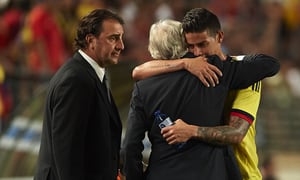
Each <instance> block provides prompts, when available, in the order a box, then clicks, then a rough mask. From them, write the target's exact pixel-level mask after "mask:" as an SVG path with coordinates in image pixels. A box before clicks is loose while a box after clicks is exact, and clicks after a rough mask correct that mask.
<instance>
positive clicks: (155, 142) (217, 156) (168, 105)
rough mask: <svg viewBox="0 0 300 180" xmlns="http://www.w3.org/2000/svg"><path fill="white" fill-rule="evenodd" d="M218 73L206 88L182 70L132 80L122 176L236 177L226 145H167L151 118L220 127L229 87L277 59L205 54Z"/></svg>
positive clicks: (173, 179) (258, 75)
mask: <svg viewBox="0 0 300 180" xmlns="http://www.w3.org/2000/svg"><path fill="white" fill-rule="evenodd" d="M209 60H210V62H211V63H212V64H214V65H216V66H217V67H218V68H219V69H220V70H222V72H223V77H222V78H221V79H220V84H219V85H217V86H216V87H214V88H207V87H205V86H204V85H203V84H202V83H201V82H200V81H199V80H198V79H197V78H196V77H194V76H193V75H192V74H190V73H189V72H187V71H178V72H174V73H168V74H163V75H159V76H155V77H151V78H148V79H145V80H142V81H138V82H137V83H136V84H135V85H134V90H133V93H132V99H131V106H130V111H129V115H128V122H127V131H126V135H125V140H124V147H123V149H122V156H123V158H124V169H123V171H124V173H125V175H126V177H127V180H142V179H147V180H161V179H163V180H185V179H188V180H200V179H203V180H234V179H241V176H240V172H239V170H238V168H237V164H236V162H235V158H234V155H233V153H232V150H231V148H230V146H216V145H211V144H207V143H205V142H202V141H198V140H189V141H188V142H187V143H186V144H185V145H184V146H183V148H182V149H179V150H178V149H176V147H174V146H172V145H168V144H167V142H166V141H165V139H164V138H163V137H162V135H161V133H160V129H159V127H158V124H157V123H156V122H155V121H154V116H153V115H154V112H155V111H157V110H160V111H161V112H162V113H165V114H166V115H168V116H169V117H170V118H171V119H173V120H176V119H178V118H181V119H183V120H185V121H186V122H187V123H188V124H194V125H198V126H219V125H222V124H224V122H223V121H222V111H223V105H224V101H225V98H226V96H227V93H228V91H229V89H234V88H245V87H248V86H249V85H251V84H253V83H254V82H256V81H258V80H261V79H262V78H264V77H267V76H271V75H274V74H276V73H277V72H278V70H279V63H278V61H277V60H275V59H273V58H271V57H268V56H264V55H255V56H247V57H245V60H244V61H240V62H231V61H230V59H229V60H228V61H226V62H222V61H220V60H219V59H218V58H217V57H213V58H210V59H209ZM145 132H148V137H149V140H150V142H151V144H152V147H151V154H150V158H149V166H148V167H147V170H146V172H143V165H142V154H141V152H142V150H143V148H144V147H143V143H142V140H143V138H144V137H145Z"/></svg>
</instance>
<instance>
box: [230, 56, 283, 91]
mask: <svg viewBox="0 0 300 180" xmlns="http://www.w3.org/2000/svg"><path fill="white" fill-rule="evenodd" d="M226 63H228V62H226ZM230 63H233V64H231V69H230V71H231V72H233V73H234V74H232V81H231V83H230V88H231V89H243V88H247V87H248V86H250V85H252V84H254V83H256V82H257V81H260V80H262V79H264V78H266V77H271V76H274V75H275V74H276V73H278V71H279V69H280V64H279V62H278V60H277V59H275V58H273V57H271V56H267V55H264V54H256V55H247V56H245V57H244V60H243V61H235V62H230ZM227 65H228V64H227Z"/></svg>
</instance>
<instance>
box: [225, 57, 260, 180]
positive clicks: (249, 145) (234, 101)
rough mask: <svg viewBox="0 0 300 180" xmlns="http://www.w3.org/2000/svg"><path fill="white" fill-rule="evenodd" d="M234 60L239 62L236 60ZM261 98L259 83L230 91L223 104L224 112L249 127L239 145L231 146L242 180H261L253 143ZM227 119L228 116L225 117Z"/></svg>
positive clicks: (254, 143)
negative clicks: (236, 117)
mask: <svg viewBox="0 0 300 180" xmlns="http://www.w3.org/2000/svg"><path fill="white" fill-rule="evenodd" d="M234 59H235V60H241V59H236V58H234ZM260 97H261V81H259V82H257V83H255V84H253V85H251V86H249V87H248V88H246V89H241V90H232V91H230V93H229V95H228V98H227V100H226V104H225V112H226V109H227V113H230V115H234V116H238V117H241V118H243V119H245V120H247V121H248V122H249V123H250V124H251V126H250V127H249V130H248V132H247V134H246V136H245V137H244V139H243V141H242V142H241V143H240V144H237V145H233V149H234V153H235V157H236V159H237V162H238V165H239V167H240V171H241V174H242V176H243V180H261V179H262V175H261V173H260V170H259V167H258V155H257V150H256V142H255V135H256V130H255V123H256V121H255V119H256V114H257V110H258V107H259V103H260ZM226 117H229V114H227V115H226Z"/></svg>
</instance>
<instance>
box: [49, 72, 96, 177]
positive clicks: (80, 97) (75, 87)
mask: <svg viewBox="0 0 300 180" xmlns="http://www.w3.org/2000/svg"><path fill="white" fill-rule="evenodd" d="M86 82H87V80H86V79H78V78H75V77H74V76H73V77H69V78H67V79H66V80H65V81H63V83H62V84H59V85H58V86H57V87H56V89H55V91H54V94H52V95H53V100H52V102H51V106H52V107H53V112H52V121H53V122H52V127H51V128H52V134H51V135H52V139H53V153H54V163H55V164H56V167H57V172H58V175H59V178H60V179H73V180H75V179H84V174H83V172H84V171H83V169H84V156H83V155H82V154H84V153H85V152H84V147H85V144H84V143H85V141H84V137H85V135H86V132H87V122H88V117H86V116H87V114H90V113H89V111H90V109H91V107H90V105H91V101H92V99H93V98H94V95H93V93H92V92H93V91H92V90H93V89H95V87H94V88H93V87H90V86H91V84H89V83H86ZM86 94H88V96H86Z"/></svg>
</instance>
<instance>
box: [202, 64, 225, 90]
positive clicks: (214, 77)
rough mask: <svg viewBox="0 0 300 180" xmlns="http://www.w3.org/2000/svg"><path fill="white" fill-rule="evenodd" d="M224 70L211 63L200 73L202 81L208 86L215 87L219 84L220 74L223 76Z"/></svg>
mask: <svg viewBox="0 0 300 180" xmlns="http://www.w3.org/2000/svg"><path fill="white" fill-rule="evenodd" d="M222 75H223V74H222V72H221V71H220V70H219V69H218V68H217V67H216V66H214V65H209V66H208V67H207V69H205V70H204V71H202V72H200V74H199V75H198V77H199V79H200V81H201V82H202V83H203V84H204V85H205V86H207V87H210V86H212V87H215V86H216V85H217V84H219V76H222Z"/></svg>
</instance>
